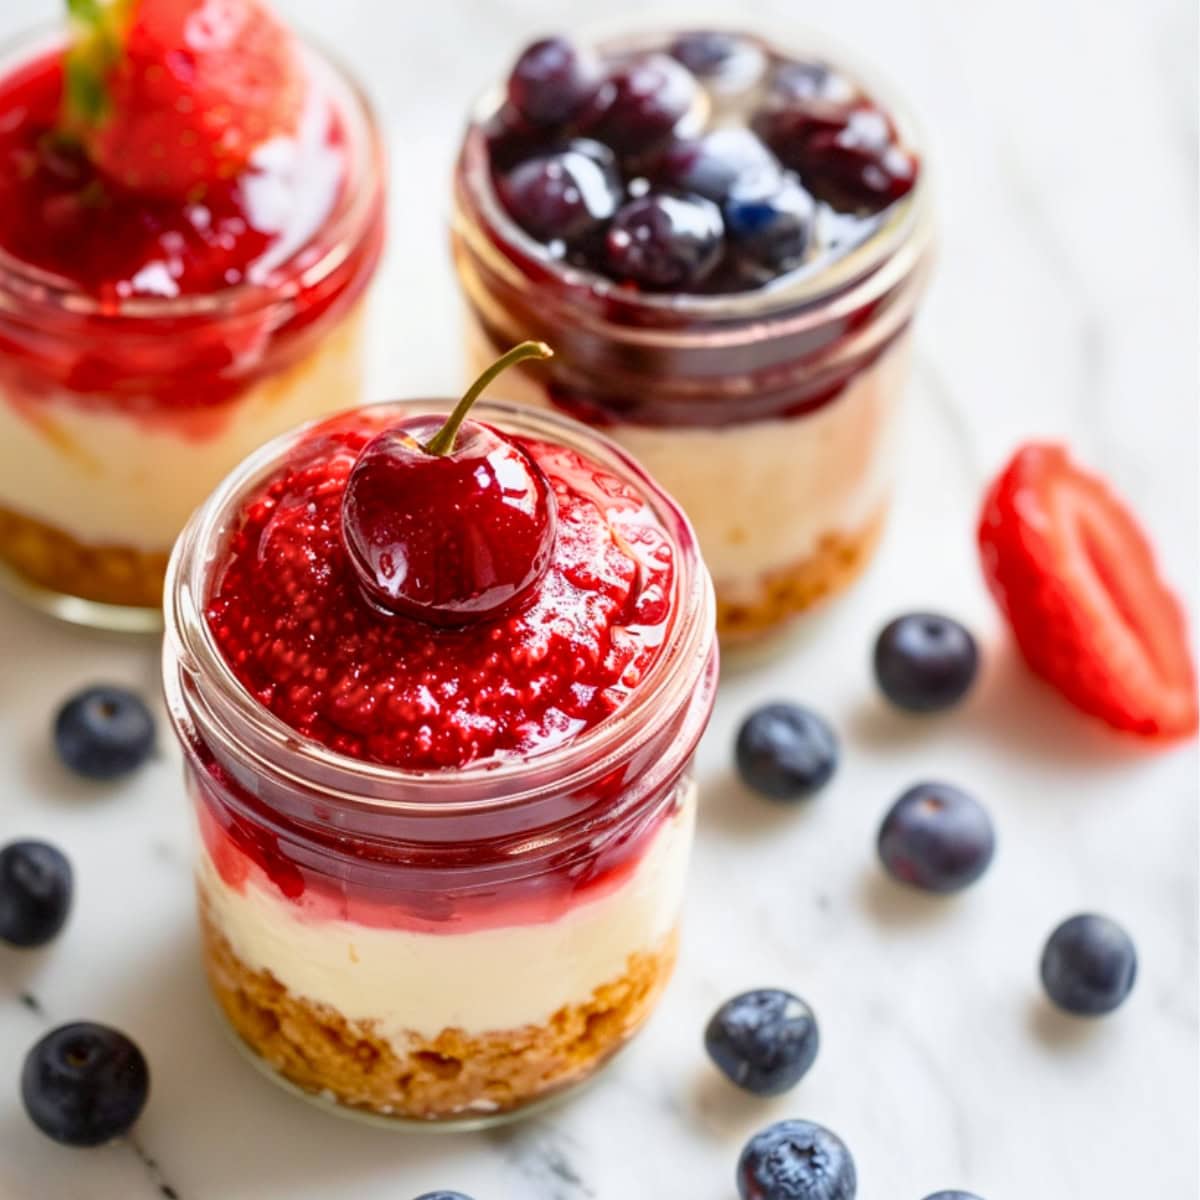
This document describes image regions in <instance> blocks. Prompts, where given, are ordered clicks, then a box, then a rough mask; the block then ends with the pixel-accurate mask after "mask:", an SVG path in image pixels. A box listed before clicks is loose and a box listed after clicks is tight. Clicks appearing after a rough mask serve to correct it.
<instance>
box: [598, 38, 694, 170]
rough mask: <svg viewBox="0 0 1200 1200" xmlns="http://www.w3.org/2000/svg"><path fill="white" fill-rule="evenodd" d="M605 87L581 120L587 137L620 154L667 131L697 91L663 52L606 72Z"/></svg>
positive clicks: (633, 150) (679, 66)
mask: <svg viewBox="0 0 1200 1200" xmlns="http://www.w3.org/2000/svg"><path fill="white" fill-rule="evenodd" d="M608 83H609V85H610V87H608V88H607V89H604V90H603V92H602V97H598V100H597V102H596V103H594V104H593V105H592V106H591V114H590V116H589V115H588V114H587V113H585V114H584V117H583V120H584V122H585V126H586V132H587V134H588V136H589V137H594V138H596V139H597V140H598V141H601V142H604V143H605V145H608V146H611V147H612V148H613V149H614V150H615V151H616V152H617V153H618V154H619V155H623V156H626V157H629V156H633V155H637V154H641V153H643V152H644V151H646V150H649V149H651V148H652V147H653V146H655V145H657V144H658V143H659V142H661V141H662V140H663V139H664V138H666V137H668V136H669V135H670V134H671V133H673V132H674V131H675V130H676V129H677V128H678V126H679V124H680V122H681V121H683V119H684V117H686V116H687V115H688V113H689V112H691V110H692V106H693V105H694V104H695V103H696V100H697V97H698V96H699V93H700V87H699V85H698V84H697V83H696V78H695V76H694V75H693V74H692V73H691V72H690V71H689V70H688V69H687V68H686V67H685V66H683V65H682V64H680V63H678V62H676V61H675V59H673V58H669V57H668V56H667V55H665V54H642V55H639V56H638V57H637V58H634V59H631V60H630V61H629V62H627V63H625V64H624V65H623V66H621V67H618V68H617V69H616V70H615V71H614V72H613V73H612V75H610V76H609V80H608Z"/></svg>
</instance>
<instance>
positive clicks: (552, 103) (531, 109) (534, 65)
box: [508, 37, 600, 126]
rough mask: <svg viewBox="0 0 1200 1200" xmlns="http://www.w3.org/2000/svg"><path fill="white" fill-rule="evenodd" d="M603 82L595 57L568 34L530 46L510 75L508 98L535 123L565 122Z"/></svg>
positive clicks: (522, 113) (523, 114) (576, 112)
mask: <svg viewBox="0 0 1200 1200" xmlns="http://www.w3.org/2000/svg"><path fill="white" fill-rule="evenodd" d="M599 85H600V70H599V67H598V66H597V64H596V62H595V61H594V59H593V58H592V57H591V56H590V55H588V54H585V53H583V52H582V51H580V50H579V49H577V48H576V47H575V46H574V45H572V44H571V43H570V42H569V41H567V39H566V38H562V37H550V38H543V39H542V40H541V41H538V42H534V43H533V45H531V46H528V47H527V48H526V49H525V50H524V52H523V53H522V54H521V57H520V58H518V59H517V62H516V66H514V67H513V69H512V74H511V75H510V76H509V77H508V102H509V104H511V105H512V107H513V108H514V109H515V110H516V111H517V112H519V113H520V114H521V116H522V117H524V118H525V119H526V120H527V121H529V122H531V123H532V124H534V125H550V126H553V125H565V124H566V123H567V122H568V121H570V120H571V118H572V117H574V116H576V114H578V113H579V112H580V110H581V109H582V108H583V107H584V106H585V105H586V104H587V103H588V101H589V100H591V99H592V98H593V96H594V95H595V93H596V90H597V88H598V87H599Z"/></svg>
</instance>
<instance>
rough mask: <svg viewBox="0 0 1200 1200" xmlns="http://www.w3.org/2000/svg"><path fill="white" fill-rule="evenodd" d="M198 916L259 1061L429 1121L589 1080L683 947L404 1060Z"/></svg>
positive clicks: (302, 1082) (422, 1042)
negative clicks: (576, 996)
mask: <svg viewBox="0 0 1200 1200" xmlns="http://www.w3.org/2000/svg"><path fill="white" fill-rule="evenodd" d="M200 915H201V928H202V931H203V941H204V957H205V965H206V967H207V971H208V978H209V982H210V984H211V986H212V989H213V992H214V993H215V995H216V998H217V1001H218V1003H219V1004H220V1006H221V1009H222V1011H223V1012H224V1014H225V1016H226V1018H227V1019H228V1020H229V1023H230V1024H231V1025H232V1027H233V1029H234V1031H235V1032H236V1033H237V1034H238V1036H239V1037H240V1038H241V1039H242V1041H243V1042H245V1043H246V1045H247V1046H249V1048H250V1049H251V1050H252V1051H254V1053H255V1054H257V1055H258V1056H259V1057H260V1058H261V1059H263V1060H264V1061H265V1062H266V1063H268V1064H269V1065H270V1066H271V1067H273V1068H274V1069H275V1070H276V1071H278V1072H279V1073H280V1074H281V1075H282V1076H284V1078H286V1079H288V1080H289V1081H290V1082H291V1083H293V1084H295V1085H296V1086H298V1087H300V1088H302V1089H303V1090H305V1091H308V1092H313V1093H320V1094H323V1095H325V1096H326V1097H330V1096H331V1097H332V1098H333V1099H335V1100H336V1101H337V1102H338V1103H340V1104H343V1105H346V1106H347V1107H350V1108H355V1109H361V1110H365V1111H367V1112H371V1113H374V1114H376V1115H381V1116H388V1117H395V1118H401V1119H407V1120H422V1121H430V1122H435V1121H438V1120H461V1119H462V1118H464V1117H468V1116H481V1117H484V1116H488V1115H491V1114H496V1115H499V1114H502V1113H507V1112H511V1111H513V1110H514V1109H518V1108H521V1107H523V1106H524V1105H527V1104H531V1103H533V1102H534V1101H537V1100H541V1099H544V1098H546V1097H547V1096H549V1095H551V1094H552V1093H554V1092H557V1091H559V1090H561V1089H563V1088H567V1087H570V1086H571V1085H572V1084H575V1083H579V1082H581V1081H582V1080H583V1079H585V1078H586V1077H587V1076H589V1075H590V1074H592V1072H594V1071H595V1070H596V1069H597V1068H598V1067H599V1066H600V1065H601V1064H602V1063H603V1062H605V1060H607V1059H608V1058H610V1057H611V1056H612V1055H613V1054H615V1053H616V1051H617V1050H619V1049H620V1048H621V1046H622V1045H624V1043H625V1042H626V1041H627V1040H628V1039H629V1038H630V1037H631V1036H632V1035H633V1034H634V1033H635V1032H636V1031H637V1029H638V1028H639V1027H640V1026H641V1024H642V1023H643V1022H644V1021H645V1020H646V1018H647V1017H648V1016H649V1015H650V1012H651V1010H652V1009H653V1008H654V1006H655V1004H656V1002H657V1000H658V998H659V996H660V994H661V993H662V990H663V988H664V987H665V986H666V983H667V981H668V979H669V978H670V976H671V972H672V969H673V968H674V965H675V957H676V953H677V949H678V937H677V934H676V933H674V932H673V933H672V934H671V935H670V936H669V937H668V938H667V939H666V941H665V942H664V943H663V944H662V945H661V946H660V947H658V948H657V949H656V950H654V951H648V952H638V953H635V954H631V955H630V956H629V960H628V962H627V964H626V969H625V972H624V974H622V975H621V976H620V977H619V978H617V979H613V980H611V981H609V982H608V983H605V984H603V985H601V986H600V987H598V988H596V990H595V991H593V992H592V994H591V995H590V996H587V997H585V998H581V999H580V1001H579V1002H578V1003H577V1004H570V1005H566V1006H564V1007H563V1008H560V1009H559V1010H558V1011H557V1012H556V1013H554V1015H553V1016H551V1017H550V1019H549V1020H548V1021H547V1022H546V1023H545V1024H542V1025H526V1026H522V1027H521V1028H519V1029H497V1030H491V1031H488V1032H486V1033H466V1032H464V1031H463V1030H461V1029H443V1030H442V1031H441V1032H440V1033H438V1034H437V1035H436V1036H435V1037H428V1036H425V1035H420V1034H416V1033H412V1034H409V1035H408V1037H407V1045H406V1046H405V1047H404V1049H403V1051H401V1050H398V1049H397V1047H396V1044H395V1039H385V1038H383V1037H381V1036H380V1035H379V1034H378V1032H377V1031H376V1030H375V1029H374V1028H373V1023H372V1022H370V1021H360V1022H351V1021H348V1020H346V1018H345V1017H343V1016H342V1015H341V1014H340V1013H338V1012H336V1011H334V1010H333V1009H331V1008H329V1007H327V1006H325V1005H321V1004H317V1003H314V1002H313V1001H311V1000H309V999H306V998H305V997H303V996H297V995H293V994H292V993H291V992H290V991H288V989H287V988H286V987H284V986H283V984H281V983H280V982H279V981H278V980H277V979H276V978H275V977H274V976H273V975H272V974H271V973H270V972H269V971H265V970H254V969H252V968H251V967H249V966H247V965H246V964H245V963H244V962H242V961H241V960H240V959H239V958H238V957H237V955H236V954H235V953H234V951H233V948H232V947H231V946H230V944H229V942H228V941H227V940H226V938H225V937H224V936H223V935H222V933H221V931H220V930H219V929H218V928H217V927H216V925H215V924H214V922H213V920H212V917H211V915H210V914H209V913H208V912H207V911H205V906H204V904H203V902H202V903H201V908H200ZM450 936H452V935H450ZM551 969H552V968H551Z"/></svg>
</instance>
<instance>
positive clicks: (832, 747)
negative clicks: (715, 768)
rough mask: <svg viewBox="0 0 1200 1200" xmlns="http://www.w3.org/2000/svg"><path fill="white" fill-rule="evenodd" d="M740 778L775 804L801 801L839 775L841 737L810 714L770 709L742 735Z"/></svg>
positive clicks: (786, 707) (793, 708) (794, 707)
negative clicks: (774, 801)
mask: <svg viewBox="0 0 1200 1200" xmlns="http://www.w3.org/2000/svg"><path fill="white" fill-rule="evenodd" d="M734 756H735V759H736V761H737V769H738V774H739V775H740V776H741V778H742V782H743V783H745V784H746V786H747V787H749V788H752V789H753V790H754V791H756V792H758V793H760V794H761V795H763V796H766V797H768V798H769V799H771V800H800V799H803V798H804V797H806V796H811V795H812V794H813V793H814V792H817V791H819V790H820V789H821V788H823V787H824V786H825V785H826V784H827V783H828V782H829V780H830V779H831V778H833V773H834V771H835V770H837V764H838V741H837V735H836V734H835V733H834V732H833V730H832V729H831V728H830V726H829V724H828V723H827V722H826V721H825V720H824V719H823V718H821V717H819V716H817V714H816V713H815V712H813V711H812V710H811V709H807V708H801V707H800V705H798V704H785V703H776V704H766V705H764V706H763V707H762V708H759V709H756V710H755V711H754V712H752V713H751V714H750V715H749V716H748V717H747V718H746V720H745V721H744V722H743V723H742V727H741V729H739V730H738V735H737V742H736V744H735V747H734Z"/></svg>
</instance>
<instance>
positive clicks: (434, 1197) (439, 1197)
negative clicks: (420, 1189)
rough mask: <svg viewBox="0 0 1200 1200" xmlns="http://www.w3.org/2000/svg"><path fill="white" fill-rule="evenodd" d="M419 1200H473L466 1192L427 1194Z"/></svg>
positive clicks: (419, 1197)
mask: <svg viewBox="0 0 1200 1200" xmlns="http://www.w3.org/2000/svg"><path fill="white" fill-rule="evenodd" d="M417 1200H471V1197H470V1196H468V1195H467V1194H466V1192H425V1193H424V1194H423V1195H420V1196H418V1197H417Z"/></svg>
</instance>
